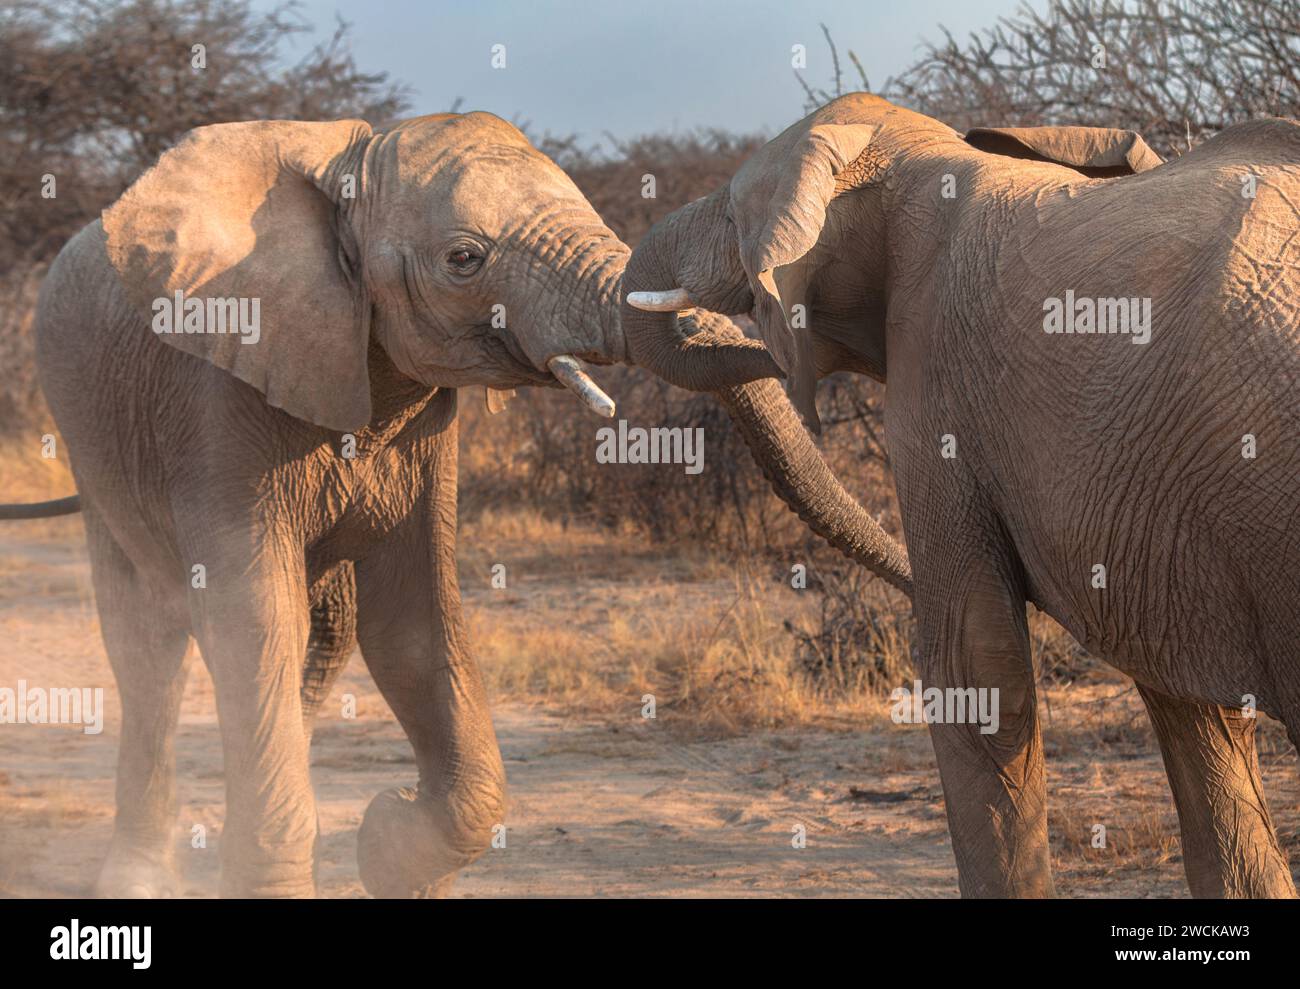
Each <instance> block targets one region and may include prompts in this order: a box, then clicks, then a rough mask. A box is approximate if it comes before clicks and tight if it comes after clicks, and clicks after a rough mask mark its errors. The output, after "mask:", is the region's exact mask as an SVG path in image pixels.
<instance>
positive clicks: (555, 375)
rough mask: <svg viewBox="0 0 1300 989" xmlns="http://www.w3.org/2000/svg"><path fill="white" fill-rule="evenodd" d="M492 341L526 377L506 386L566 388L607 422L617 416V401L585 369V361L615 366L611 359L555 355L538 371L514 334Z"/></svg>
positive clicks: (584, 353)
mask: <svg viewBox="0 0 1300 989" xmlns="http://www.w3.org/2000/svg"><path fill="white" fill-rule="evenodd" d="M490 339H492V340H494V341H496V342H497V343H499V344H500V348H501V351H502V353H504V354H505V355H506V358H507V359H508V360H509V363H510V364H511V365H512V366H513V370H514V371H515V372H517V373H519V374H521V375H523V376H524V377H523V380H520V381H513V382H510V383H509V384H508V385H506V387H510V388H514V387H517V386H520V385H528V384H536V385H542V386H545V387H551V388H557V387H561V388H567V389H569V391H571V392H573V393H574V395H576V396H577V397H578V400H579V401H580V402H582V404H583V405H585V406H586V407H587V408H588V409H590V410H591V411H592V412H594V413H596V414H597V415H598V416H603V417H604V418H607V419H608V418H610V417H612V416H613V415H614V411H615V408H616V407H615V404H614V400H613V399H612V398H610V397H609V396H608V395H606V394H605V392H604V391H603V390H602V389H601V387H600V386H599V385H598V384H596V382H595V381H593V380H592V379H591V376H590V375H588V374H587V372H586V371H584V370H583V368H582V363H583V362H584V361H585V362H587V363H590V364H602V365H609V364H613V363H615V362H614V361H613V360H612V359H611V358H609V357H607V356H605V355H603V354H600V353H597V352H595V351H581V352H579V353H576V354H574V353H564V354H555V355H553V356H551V357H548V358H547V359H546V370H545V371H539V370H538V369H537V368H535V367H533V366H532V364H531V363H530V362H529V360H528V357H527V355H526V354H525V353H524V352H523V349H522V348H521V347H520V346H519V341H518V340H516V339H515V338H514V336H513V335H512V334H510V333H504V334H502V335H500V336H497V337H492V338H490Z"/></svg>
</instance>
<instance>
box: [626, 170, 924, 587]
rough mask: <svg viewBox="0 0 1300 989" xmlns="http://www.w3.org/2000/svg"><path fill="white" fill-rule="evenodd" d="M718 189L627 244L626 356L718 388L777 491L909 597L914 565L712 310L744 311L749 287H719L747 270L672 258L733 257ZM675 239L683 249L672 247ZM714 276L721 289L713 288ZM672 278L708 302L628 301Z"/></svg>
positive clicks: (757, 359) (755, 346) (761, 353)
mask: <svg viewBox="0 0 1300 989" xmlns="http://www.w3.org/2000/svg"><path fill="white" fill-rule="evenodd" d="M725 197H726V191H725V187H724V189H723V190H720V191H719V192H718V193H714V194H713V195H712V196H709V197H706V198H705V199H702V200H698V201H697V202H695V203H692V204H691V205H690V206H688V207H686V208H684V209H683V210H679V211H678V214H674V217H679V218H684V219H680V221H679V222H677V223H675V224H674V225H673V226H668V225H661V226H657V227H655V228H654V229H653V230H651V231H650V232H649V233H648V234H647V235H646V237H645V238H644V239H643V240H642V241H641V243H640V244H639V245H638V246H637V249H636V250H635V251H634V252H633V254H632V260H631V261H629V262H628V266H627V276H626V277H625V279H624V285H623V287H624V303H623V306H622V310H621V312H622V315H623V330H624V333H625V334H626V336H627V342H628V351H629V353H630V354H631V356H632V360H633V362H634V363H636V364H638V365H641V366H642V367H645V368H648V369H649V370H651V371H653V372H654V373H656V374H658V375H659V376H660V377H662V378H664V379H665V380H667V381H669V382H671V383H672V384H675V385H678V386H680V387H683V388H688V389H691V390H694V391H710V392H713V393H714V394H715V395H717V396H718V399H719V400H720V401H721V402H722V403H723V405H724V406H725V407H726V409H727V411H728V413H730V415H731V418H732V419H733V420H734V421H735V423H736V425H737V426H738V427H739V428H740V431H741V434H742V435H743V436H744V438H745V442H746V444H747V445H748V446H749V449H750V452H751V453H752V454H753V455H754V459H755V460H756V461H757V462H758V466H759V468H760V469H761V470H762V471H763V474H764V475H765V476H766V477H767V479H768V481H769V482H770V483H771V485H772V488H773V490H774V491H775V492H776V493H777V495H778V496H779V497H780V498H781V500H782V501H784V502H785V503H786V505H788V506H789V507H790V509H791V510H792V511H794V512H795V513H796V514H797V515H798V516H799V518H801V519H802V520H803V521H804V522H805V523H806V524H807V525H808V527H809V528H810V529H812V530H813V531H814V532H815V533H817V534H818V535H819V536H821V537H822V538H823V539H825V540H826V541H827V542H828V543H830V544H831V545H832V546H834V547H835V548H836V549H838V550H840V551H841V552H843V553H844V554H846V555H847V556H849V557H850V558H852V559H853V560H855V561H857V562H858V563H860V564H862V565H863V566H864V567H866V568H867V569H868V570H870V571H871V572H872V573H874V574H876V575H877V576H879V577H880V578H881V579H883V580H885V581H886V582H887V583H889V584H891V585H893V586H894V587H897V588H898V589H899V590H901V591H903V592H904V593H905V594H907V595H908V596H909V597H910V596H911V593H912V570H911V566H910V564H909V563H908V560H907V553H906V551H905V550H904V549H903V547H902V546H900V545H899V544H898V542H897V541H895V540H894V539H892V538H891V537H890V536H889V534H888V533H886V532H885V530H884V529H882V528H881V526H880V523H879V522H877V521H876V519H875V518H874V517H873V516H872V515H871V514H870V513H869V512H867V510H866V509H864V508H863V507H862V506H861V505H860V504H858V502H857V501H856V500H855V499H854V498H853V496H852V495H850V494H849V493H848V491H846V490H845V489H844V486H843V485H842V484H840V482H839V480H838V479H837V478H836V477H835V474H834V473H833V472H832V471H831V469H830V468H829V467H828V466H827V465H826V461H825V460H824V459H822V455H821V451H820V450H818V449H817V446H816V444H815V443H814V442H813V439H812V437H811V436H809V435H808V431H807V430H806V429H805V428H804V426H803V423H802V422H801V421H800V419H799V416H798V414H797V413H796V412H795V410H794V407H793V406H792V405H791V404H790V401H789V399H788V398H787V397H786V395H785V391H784V389H783V388H782V387H781V385H780V384H779V383H778V382H777V381H775V380H774V377H775V373H776V372H775V369H776V364H775V362H774V361H773V360H772V358H771V356H770V355H769V354H768V353H767V351H766V350H765V349H764V348H763V347H762V345H761V344H759V343H758V342H757V341H753V340H745V339H744V337H743V336H742V335H741V334H740V331H739V330H738V329H737V328H736V326H735V324H734V323H732V322H731V321H730V320H728V319H726V318H724V317H723V316H720V315H718V313H726V312H730V313H735V312H743V311H745V310H746V309H748V308H749V306H750V305H751V304H752V301H753V300H752V298H751V297H750V296H749V294H748V291H747V290H746V289H744V288H740V289H735V288H732V289H727V288H726V286H746V285H747V283H746V280H745V278H744V272H743V271H727V272H717V271H714V272H704V271H691V270H683V269H682V267H681V266H680V265H678V264H677V263H676V260H675V259H676V258H678V257H701V256H703V257H705V258H709V259H711V260H712V262H713V263H716V264H719V265H723V264H728V263H730V264H733V265H735V266H738V265H739V261H738V259H735V247H734V245H731V244H728V243H727V242H726V238H728V237H734V233H733V232H732V231H731V228H730V224H729V223H728V222H722V218H721V217H720V216H719V213H720V212H724V211H725V207H726V198H725ZM671 220H673V218H670V221H671ZM718 231H721V237H722V238H723V240H722V241H720V242H718V243H716V244H713V243H710V241H717V240H718V237H719V233H718ZM679 244H680V245H681V246H682V248H683V249H682V250H681V251H678V250H676V247H677V245H679ZM702 247H703V249H701V248H702ZM733 259H735V260H733ZM713 285H719V286H724V288H723V289H721V290H720V291H711V290H710V286H713ZM676 287H684V288H686V289H687V290H688V292H689V293H690V296H691V298H692V300H693V301H695V302H697V303H699V304H700V305H701V306H704V307H706V308H705V309H701V310H698V311H697V312H696V313H695V314H694V316H693V317H692V318H691V319H690V320H684V321H683V320H679V319H678V318H677V315H676V314H675V313H672V312H647V311H644V310H641V309H637V308H634V307H632V306H630V305H629V304H628V302H627V294H628V293H629V292H633V291H644V290H652V291H653V290H663V289H670V288H676ZM690 323H694V324H696V325H697V326H699V327H700V330H701V332H699V333H696V334H694V335H687V334H686V333H684V332H683V326H684V325H688V324H690Z"/></svg>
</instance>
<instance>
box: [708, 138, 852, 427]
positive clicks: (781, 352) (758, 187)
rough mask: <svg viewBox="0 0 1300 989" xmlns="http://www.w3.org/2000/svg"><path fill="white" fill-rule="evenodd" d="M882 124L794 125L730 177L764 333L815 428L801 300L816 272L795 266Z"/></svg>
mask: <svg viewBox="0 0 1300 989" xmlns="http://www.w3.org/2000/svg"><path fill="white" fill-rule="evenodd" d="M876 130H877V126H876V125H874V124H818V125H816V126H814V127H810V128H807V129H806V130H805V129H801V128H798V127H795V128H791V129H790V130H788V131H786V132H785V133H784V134H782V135H780V136H779V137H777V138H776V139H775V140H774V141H772V142H771V143H770V144H769V145H768V146H767V147H765V148H764V149H763V150H762V151H761V152H759V153H758V154H757V155H755V156H754V157H753V158H751V159H750V160H749V161H748V162H746V163H745V165H744V166H743V167H742V168H741V169H740V171H739V172H737V173H736V176H735V177H734V178H733V179H732V180H731V215H732V219H733V220H734V222H735V224H736V230H737V234H738V236H739V237H740V257H741V262H742V264H743V265H744V267H745V272H746V274H747V275H748V276H749V280H750V283H751V284H752V285H753V286H755V291H754V303H755V313H756V315H757V316H758V325H759V331H760V332H761V333H762V336H763V342H764V343H765V344H766V345H767V348H768V350H769V351H771V353H772V356H773V358H775V360H776V362H777V363H778V364H779V365H780V366H781V369H782V370H783V371H785V372H786V375H787V383H786V387H787V390H788V391H789V394H790V398H791V401H792V402H793V403H794V405H795V408H796V409H798V410H799V413H800V414H801V415H802V416H803V418H804V421H805V422H806V423H807V424H808V426H809V428H810V429H812V430H813V431H814V432H818V431H820V428H821V424H820V421H819V420H818V418H817V406H816V402H815V397H816V386H817V368H816V365H815V362H814V361H813V347H812V340H811V339H810V338H809V335H808V314H807V307H806V304H805V303H804V299H803V298H802V296H803V289H804V288H805V287H806V286H807V284H808V281H809V274H810V273H809V272H807V271H806V270H804V269H802V268H797V267H796V265H797V262H799V261H800V259H802V258H803V257H804V256H805V255H806V254H807V253H808V252H809V251H811V250H812V248H813V246H814V245H815V244H816V243H817V238H818V237H820V236H821V232H822V227H823V226H824V225H825V223H826V207H827V205H828V204H829V203H830V201H831V200H832V199H833V198H834V196H835V191H836V183H837V180H838V179H839V177H840V173H841V172H843V171H844V170H845V168H847V167H848V166H849V165H850V164H851V163H852V162H853V161H855V160H856V159H857V158H858V156H859V155H861V154H862V152H863V151H865V150H866V148H867V145H868V144H869V143H870V142H871V138H872V137H873V136H874V135H875V133H876ZM787 268H789V269H791V270H788V271H787V270H786V269H787ZM801 307H802V308H801Z"/></svg>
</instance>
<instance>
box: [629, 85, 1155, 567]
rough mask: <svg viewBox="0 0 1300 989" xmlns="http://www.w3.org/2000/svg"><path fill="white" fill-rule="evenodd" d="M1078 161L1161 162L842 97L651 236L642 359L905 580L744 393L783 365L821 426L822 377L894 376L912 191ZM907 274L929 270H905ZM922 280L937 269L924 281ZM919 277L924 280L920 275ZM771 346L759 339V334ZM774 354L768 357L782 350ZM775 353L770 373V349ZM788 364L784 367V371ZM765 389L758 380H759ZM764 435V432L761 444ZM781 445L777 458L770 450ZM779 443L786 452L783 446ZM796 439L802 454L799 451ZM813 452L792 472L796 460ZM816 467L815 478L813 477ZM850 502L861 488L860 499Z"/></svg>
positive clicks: (811, 507) (934, 193) (1094, 171)
mask: <svg viewBox="0 0 1300 989" xmlns="http://www.w3.org/2000/svg"><path fill="white" fill-rule="evenodd" d="M990 152H991V153H993V154H996V155H1000V156H1007V157H1010V158H1019V159H1031V160H1035V161H1039V162H1055V163H1059V164H1065V165H1068V166H1070V167H1072V168H1075V169H1077V170H1078V171H1080V172H1083V173H1085V174H1088V175H1096V176H1108V175H1120V174H1127V173H1129V172H1133V171H1141V170H1143V169H1145V168H1149V167H1153V166H1155V165H1158V164H1159V163H1160V159H1159V158H1158V157H1157V156H1156V155H1155V154H1154V153H1153V152H1151V150H1150V149H1149V148H1147V146H1146V145H1145V144H1144V143H1143V142H1142V139H1141V138H1140V137H1138V136H1137V135H1136V134H1133V133H1131V132H1128V131H1117V130H1106V129H1099V128H1082V127H1053V128H1022V129H981V130H976V131H972V132H970V133H969V134H967V135H965V136H963V135H960V134H958V133H957V132H955V131H954V130H952V128H950V127H947V126H946V125H944V124H942V123H940V122H939V121H936V120H933V119H931V118H929V117H925V116H922V115H920V114H917V113H913V112H912V111H909V110H905V109H902V108H900V107H896V106H894V105H893V104H891V103H889V102H888V101H887V100H884V99H881V98H879V97H876V96H871V95H869V94H865V93H856V94H852V95H849V96H845V97H841V98H840V99H837V100H835V101H834V102H832V103H829V104H827V105H826V106H824V107H822V108H821V109H819V110H817V111H816V112H815V113H813V114H811V115H809V116H808V117H806V118H805V119H803V120H801V121H800V122H799V123H797V124H795V125H793V126H792V127H790V128H789V129H787V130H786V131H785V132H783V133H782V134H780V135H779V136H778V137H776V138H774V139H773V140H772V141H770V142H769V143H768V144H766V145H764V146H763V147H762V148H760V149H759V150H758V151H757V152H756V153H755V154H754V155H753V156H752V157H751V158H750V159H749V160H748V161H747V162H746V163H745V164H744V165H743V166H742V167H741V168H740V170H739V171H738V172H737V173H736V175H735V176H734V177H733V178H732V180H731V181H730V182H729V183H728V184H727V185H724V186H722V187H721V188H719V189H717V190H716V191H715V192H713V193H712V194H710V195H708V196H706V197H704V198H703V199H700V200H697V201H695V202H693V203H690V204H688V205H687V206H684V207H682V208H681V209H679V210H677V211H676V212H674V213H672V214H670V215H669V216H668V217H666V218H665V219H663V220H662V221H660V223H658V224H657V225H656V226H655V227H653V228H652V229H651V230H650V231H649V232H648V233H647V234H646V236H645V237H644V238H643V239H642V241H641V243H640V244H639V245H638V246H637V249H636V251H635V252H633V256H632V259H631V261H630V262H629V263H628V268H627V274H626V277H625V278H624V286H623V287H624V303H623V308H622V313H623V329H624V333H625V335H626V338H627V345H628V352H629V355H630V356H631V358H632V361H633V362H634V363H636V364H639V365H641V366H643V367H646V368H648V369H650V370H651V371H653V372H655V373H656V374H658V375H660V376H661V377H663V378H665V379H666V380H668V381H670V382H672V383H674V384H677V385H680V386H682V387H685V388H690V389H694V390H703V391H715V392H719V393H720V394H721V395H722V396H723V398H724V400H725V401H726V402H727V404H728V406H729V408H732V409H733V416H734V415H735V409H736V408H737V407H738V402H739V406H740V407H741V408H742V409H743V408H748V409H749V410H750V413H751V415H750V417H749V418H748V419H745V418H743V417H741V418H737V422H738V424H739V425H740V427H741V429H742V430H743V431H744V432H745V433H746V435H747V437H753V438H754V439H752V440H751V443H750V445H751V447H752V448H753V449H754V450H755V452H756V455H758V458H759V463H760V466H762V468H763V470H764V472H765V473H766V474H767V476H768V477H769V479H771V480H772V481H773V483H774V485H775V486H776V488H777V490H778V493H780V494H781V495H782V497H784V498H785V500H786V501H787V503H788V504H789V505H790V507H791V508H793V509H794V510H796V511H797V512H798V513H799V514H800V516H801V517H802V518H804V520H805V521H808V522H810V524H811V525H812V527H813V528H814V529H815V530H816V531H818V532H819V533H821V534H822V535H823V536H826V537H827V538H828V539H829V540H830V541H831V542H832V543H834V544H835V545H837V546H839V547H840V548H842V549H845V551H846V552H849V553H850V555H853V556H854V557H855V558H857V559H858V560H859V561H860V562H862V563H864V564H865V565H867V566H868V567H870V568H871V569H872V570H874V571H875V572H876V573H878V574H880V575H881V576H882V577H884V578H885V579H886V580H888V581H889V582H890V583H892V584H894V585H896V586H898V587H902V588H907V587H908V585H909V579H910V573H909V571H908V570H907V563H906V558H905V556H904V554H903V552H902V550H901V548H899V547H898V546H897V545H896V544H895V543H894V542H893V540H891V539H889V537H888V536H887V535H885V533H884V532H883V531H881V529H880V527H879V525H878V524H877V523H876V522H875V520H874V519H872V518H871V517H870V516H869V515H867V514H866V513H865V512H863V511H862V510H861V509H860V508H857V506H856V504H853V509H849V508H848V507H847V506H846V504H845V499H846V498H847V495H845V494H844V492H843V490H842V489H840V488H839V487H838V485H837V484H834V479H833V477H831V476H830V472H829V471H828V470H826V469H825V465H824V464H821V463H820V459H818V461H817V464H816V465H814V463H813V460H812V457H813V455H814V453H815V450H816V448H815V447H813V446H812V445H811V441H809V440H808V438H807V437H806V436H803V435H802V433H803V430H802V428H801V427H800V426H799V425H798V421H797V418H796V417H795V416H794V415H793V414H792V413H791V412H790V410H789V406H788V405H784V404H783V405H781V406H779V407H778V406H776V405H774V404H773V403H772V401H771V400H770V395H769V393H770V392H771V390H772V388H771V386H772V382H767V383H763V384H762V385H761V387H762V389H763V391H764V394H765V395H769V397H766V398H764V400H763V402H762V403H759V405H761V406H763V407H766V408H768V409H769V410H770V413H769V414H768V415H767V416H766V417H765V418H755V417H754V415H753V413H754V412H755V411H756V410H757V409H758V408H759V405H756V404H755V403H754V402H750V401H739V400H740V399H741V398H742V393H743V392H744V391H745V389H740V390H736V389H730V390H728V389H729V386H731V385H733V384H734V383H735V382H736V381H737V380H738V379H744V378H745V377H746V376H748V377H749V380H754V379H756V378H758V377H761V376H770V375H774V374H778V373H780V374H783V375H784V376H785V377H787V379H788V380H787V390H788V392H789V396H790V398H791V399H792V401H793V404H794V406H795V408H797V409H798V412H799V413H800V415H802V417H803V420H804V422H806V423H807V424H808V425H809V426H810V427H811V428H812V429H813V430H814V431H817V430H818V428H819V423H818V420H817V410H816V404H815V389H816V383H817V379H818V377H819V376H821V375H825V374H829V373H831V372H833V371H837V370H855V371H860V372H863V373H866V374H869V375H871V376H872V377H875V378H877V379H878V380H882V381H883V380H884V378H885V367H886V361H885V320H886V313H887V311H888V309H889V306H890V304H891V292H892V291H896V290H898V286H899V283H900V281H902V279H899V278H898V277H897V276H898V275H899V272H900V271H902V270H904V267H903V265H904V263H903V262H902V261H900V259H902V258H904V257H905V255H906V253H907V252H908V250H909V249H910V248H911V246H912V245H913V244H914V243H915V242H916V240H917V239H918V238H920V237H927V236H928V237H932V238H933V237H939V236H941V232H936V231H924V230H921V229H919V227H920V224H921V223H922V222H923V221H922V220H920V219H918V217H921V216H924V215H925V214H926V212H927V208H926V204H925V203H921V202H917V201H914V200H910V199H909V196H910V195H911V194H912V193H913V192H915V191H916V190H917V189H918V188H921V185H920V183H919V182H918V181H917V180H916V177H917V176H920V175H922V174H924V176H925V178H926V181H927V182H929V181H930V180H933V186H932V187H930V186H926V187H925V188H928V189H929V192H928V195H929V196H930V199H931V200H933V199H935V198H937V197H938V196H939V195H940V187H939V185H938V183H939V181H940V179H941V178H942V176H943V175H944V174H948V172H946V171H945V169H950V170H952V171H957V172H959V171H960V170H961V169H962V168H973V167H980V165H979V163H980V160H981V159H986V158H988V157H989V153H990ZM907 275H908V278H909V279H910V278H912V276H913V275H915V273H914V272H907ZM915 282H916V284H919V285H921V286H922V287H923V286H924V280H923V279H915ZM909 284H910V282H909ZM691 307H699V308H702V309H707V310H712V311H714V312H718V313H727V314H736V313H744V312H752V313H753V315H754V317H755V321H756V323H757V325H758V328H759V331H760V333H761V335H762V338H763V343H765V344H766V353H764V354H763V355H762V356H759V355H757V354H745V355H744V357H743V361H742V360H738V359H737V356H736V351H735V349H734V348H732V349H731V350H729V351H728V350H723V349H721V348H718V347H712V346H710V343H711V342H712V336H711V335H710V334H699V335H697V336H695V337H689V338H683V337H682V335H681V333H680V332H679V330H678V326H677V320H676V318H675V315H674V314H675V313H677V312H679V311H681V310H684V309H688V308H691ZM755 346H757V342H755ZM768 355H770V358H768ZM765 359H770V360H771V362H772V363H770V364H768V365H767V369H766V371H765V370H764V360H765ZM778 369H779V370H778ZM748 387H749V390H750V391H751V392H752V391H753V390H754V389H755V388H758V387H760V386H759V384H757V383H756V384H755V385H753V386H748ZM755 440H756V441H757V442H755ZM760 449H763V450H767V451H768V459H767V460H764V458H763V455H762V454H759V450H760ZM781 451H784V453H780V456H779V457H778V453H779V452H781ZM790 451H800V452H798V453H797V454H795V457H794V460H791V457H790V453H789V452H790ZM796 462H797V463H799V464H802V466H801V467H799V468H798V469H797V470H793V469H791V468H792V464H794V463H796ZM809 476H815V477H816V478H817V480H816V481H815V482H809V480H808V477H809ZM848 501H849V502H850V503H851V502H852V499H848Z"/></svg>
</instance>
